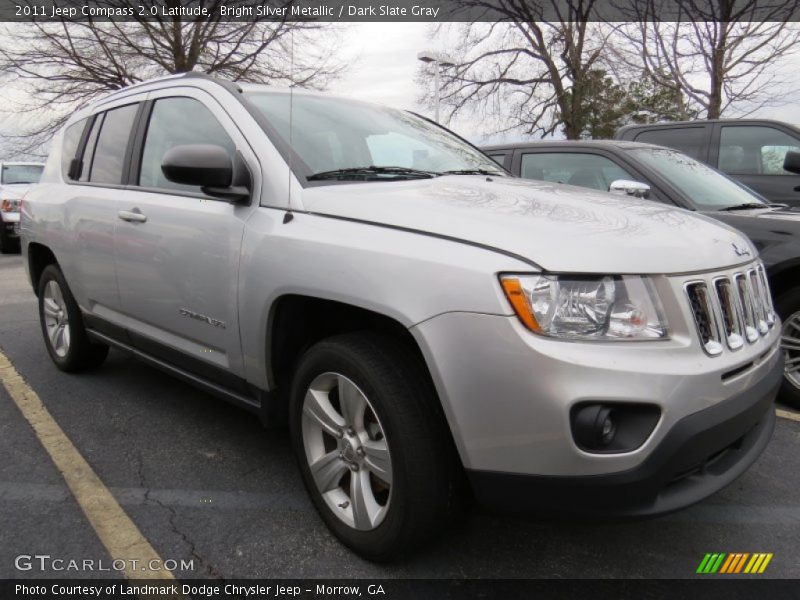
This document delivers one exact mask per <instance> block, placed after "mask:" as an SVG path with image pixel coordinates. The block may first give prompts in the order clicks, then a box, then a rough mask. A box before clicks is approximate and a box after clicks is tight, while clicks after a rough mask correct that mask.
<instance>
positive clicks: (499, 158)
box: [486, 154, 506, 167]
mask: <svg viewBox="0 0 800 600" xmlns="http://www.w3.org/2000/svg"><path fill="white" fill-rule="evenodd" d="M486 156H488V157H489V158H491V159H492V160H493V161H494V162H496V163H497V164H498V165H500V166H501V167H504V166H505V164H506V155H505V154H487V155H486Z"/></svg>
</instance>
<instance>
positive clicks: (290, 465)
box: [0, 255, 800, 579]
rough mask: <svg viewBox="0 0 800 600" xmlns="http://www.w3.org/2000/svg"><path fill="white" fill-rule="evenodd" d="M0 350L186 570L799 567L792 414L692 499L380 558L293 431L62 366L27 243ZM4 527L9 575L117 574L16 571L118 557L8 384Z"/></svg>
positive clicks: (0, 273)
mask: <svg viewBox="0 0 800 600" xmlns="http://www.w3.org/2000/svg"><path fill="white" fill-rule="evenodd" d="M0 351H2V353H3V354H5V356H6V357H7V358H8V359H9V360H10V361H11V363H12V364H13V366H14V367H15V368H16V370H17V371H18V372H19V373H20V374H21V375H22V376H23V377H24V379H25V380H26V382H27V384H28V386H30V388H32V389H33V390H35V392H36V393H37V394H38V396H39V397H40V398H41V400H42V402H43V403H44V406H45V407H46V409H47V410H48V411H49V413H50V414H51V415H52V416H53V418H54V419H55V421H56V422H57V423H58V425H59V426H60V428H61V429H62V430H63V432H64V433H65V434H66V436H67V437H68V438H69V439H70V440H71V441H72V444H73V445H74V446H75V448H77V450H78V451H79V452H80V454H81V455H82V456H83V458H84V459H85V460H86V461H87V462H88V463H89V465H91V467H92V469H93V470H94V472H95V473H96V474H97V476H98V477H99V478H100V480H101V481H102V483H103V484H105V486H107V488H108V489H109V490H110V491H111V493H112V494H113V496H114V498H116V501H117V502H118V503H119V505H121V506H122V508H123V509H124V511H125V512H126V513H127V515H128V516H129V517H130V519H131V520H132V521H133V523H135V525H136V526H137V527H138V529H139V530H140V531H141V533H142V534H143V535H144V536H145V537H146V539H147V541H149V543H150V544H151V545H152V547H153V548H154V549H155V550H156V551H157V552H158V554H159V555H160V556H161V557H162V558H164V559H171V560H176V561H181V560H183V561H187V562H190V563H192V565H193V567H192V568H189V569H186V570H184V571H180V570H179V571H178V572H176V576H179V577H197V578H223V579H233V578H252V577H258V578H306V577H314V578H317V577H319V578H350V577H353V578H361V577H364V578H397V577H402V578H439V577H447V578H451V577H452V578H486V577H492V578H517V577H531V578H542V577H543V578H551V577H558V578H575V577H580V578H583V577H586V578H590V577H600V578H605V577H614V578H621V577H634V578H684V577H695V571H696V569H697V566H698V565H699V563H700V561H701V559H702V558H703V556H704V555H705V553H708V552H769V553H773V554H774V557H773V559H772V561H771V563H770V564H769V567H768V569H767V570H766V571H765V573H764V574H763V575H761V576H760V577H775V578H798V577H800V552H798V550H800V542H799V540H800V491H799V490H800V469H798V455H799V454H800V452H799V451H800V421H798V420H797V418H798V415H797V414H796V413H791V412H790V413H784V416H783V417H781V418H779V419H778V422H777V427H776V431H775V435H774V438H773V440H772V442H771V443H770V445H769V447H768V448H767V450H766V451H765V453H764V454H763V455H762V457H761V458H760V459H759V460H758V462H757V463H756V464H755V466H754V467H753V468H751V469H750V470H749V471H748V472H747V473H746V474H745V475H744V476H742V477H741V478H740V479H739V480H738V481H736V482H735V483H734V484H733V485H731V486H730V487H729V488H727V489H725V490H723V491H722V492H720V493H718V494H716V495H714V496H713V497H711V498H709V499H707V500H706V501H704V502H702V503H701V504H699V505H697V506H695V507H692V508H690V509H687V510H684V511H681V512H678V513H675V514H672V515H668V516H664V517H660V518H656V519H650V520H644V521H621V522H620V521H601V520H583V519H582V520H577V519H576V520H569V519H553V518H550V517H548V516H547V515H538V516H534V517H530V518H520V517H510V516H503V515H494V514H489V513H486V512H484V511H481V510H479V509H474V510H473V511H472V514H471V515H470V517H469V519H468V520H467V522H466V523H464V524H462V525H461V526H460V527H459V528H457V529H454V530H452V531H449V532H448V533H447V534H446V535H445V536H444V537H443V538H442V539H441V540H439V541H438V542H437V543H435V544H434V545H432V546H430V547H429V548H427V549H425V550H424V551H423V552H421V553H419V554H417V555H416V556H414V557H411V558H409V559H407V560H404V561H401V562H398V563H395V564H391V565H378V564H372V563H370V562H367V561H364V560H362V559H360V558H358V557H357V556H355V555H354V554H353V553H352V552H350V551H349V550H347V549H346V548H344V547H343V546H341V545H340V544H339V543H338V542H337V541H336V539H335V538H334V537H333V536H332V535H331V534H330V533H328V531H327V530H326V528H325V526H324V525H323V523H322V521H321V520H320V518H319V517H318V516H317V514H316V513H315V511H314V509H313V507H312V505H311V503H310V502H309V500H308V499H307V498H306V493H305V490H304V489H303V486H302V483H301V481H300V477H299V474H298V471H297V468H296V466H295V462H294V458H293V456H292V454H291V451H290V447H289V442H288V437H287V434H286V432H285V431H277V432H275V431H270V432H267V431H265V430H264V429H262V427H261V425H260V424H259V422H258V420H257V419H256V418H255V417H253V416H252V415H250V414H249V413H247V412H244V411H242V410H240V409H237V408H235V407H233V406H231V405H228V404H226V403H225V402H222V401H220V400H218V399H216V398H213V397H211V396H208V395H207V394H205V393H202V392H199V391H197V390H196V389H195V388H193V387H191V386H189V385H187V384H184V383H182V382H180V381H177V380H176V379H173V378H172V377H169V376H168V375H165V374H163V373H162V372H160V371H158V370H155V369H153V368H151V367H149V366H146V365H144V364H142V363H141V362H138V361H137V360H135V359H133V358H132V357H129V356H127V355H126V354H124V353H122V352H118V351H116V350H112V351H111V353H110V355H109V358H108V360H107V362H106V363H105V365H104V366H103V367H102V368H101V369H99V370H97V371H94V372H92V373H87V374H81V375H68V374H65V373H62V372H60V371H58V370H57V369H56V368H55V366H53V364H52V363H51V361H50V359H49V358H48V356H47V353H46V351H45V348H44V345H43V342H42V339H41V331H40V328H39V321H38V316H37V308H36V299H35V297H34V295H33V292H32V290H31V288H30V286H29V284H28V282H27V280H26V278H25V273H24V269H23V265H22V260H21V258H20V256H19V255H2V256H0ZM0 537H1V538H2V542H3V543H2V544H0V578H15V577H25V578H38V577H76V578H77V577H86V576H87V575H91V576H93V577H114V576H117V575H116V574H115V573H113V572H105V573H104V572H98V573H91V574H89V573H85V572H81V571H77V572H75V571H54V570H53V569H52V568H45V569H38V568H32V569H31V570H27V571H21V570H19V569H18V568H17V566H19V561H18V559H17V557H19V556H20V555H36V554H39V555H42V554H44V555H50V556H51V557H54V558H57V557H60V558H63V559H67V560H70V559H74V560H77V559H80V560H83V559H90V560H105V561H106V562H110V561H111V557H110V556H109V555H108V553H107V550H106V549H105V547H104V545H103V544H102V543H101V542H100V540H99V538H98V536H97V534H96V533H95V530H94V529H93V526H92V525H91V524H90V522H89V520H88V519H87V518H86V516H85V515H84V512H83V511H82V510H81V508H80V506H79V505H78V503H77V502H76V500H75V498H74V497H73V495H72V493H71V492H70V490H69V488H68V487H67V485H66V484H65V481H64V479H63V478H62V476H61V474H60V473H59V471H58V470H57V468H56V467H55V465H54V464H53V462H52V460H51V458H50V456H49V455H48V454H47V452H45V450H44V448H43V446H42V445H41V443H40V442H39V440H38V439H37V437H36V435H35V434H34V431H33V429H32V428H31V426H30V425H29V424H28V422H27V421H26V420H25V419H24V418H23V416H22V414H21V413H20V411H19V410H18V408H17V406H16V405H15V404H14V403H13V402H12V400H11V398H10V396H9V395H8V394H7V393H6V391H5V390H4V389H3V387H2V386H0ZM23 566H24V563H23Z"/></svg>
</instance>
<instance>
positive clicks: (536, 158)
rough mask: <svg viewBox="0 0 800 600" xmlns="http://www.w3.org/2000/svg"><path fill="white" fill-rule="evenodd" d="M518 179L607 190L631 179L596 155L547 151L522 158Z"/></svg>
mask: <svg viewBox="0 0 800 600" xmlns="http://www.w3.org/2000/svg"><path fill="white" fill-rule="evenodd" d="M521 171H522V172H521V176H522V177H524V178H525V179H538V180H540V181H552V182H555V183H568V184H570V185H577V186H580V187H587V188H592V189H595V190H601V191H604V192H607V191H608V186H610V185H611V183H612V182H613V181H615V180H617V179H635V177H633V176H632V175H631V174H630V173H628V172H627V171H626V170H625V169H623V168H622V167H620V166H619V165H617V164H616V163H614V162H612V161H611V160H610V159H608V158H606V157H605V156H599V155H597V154H585V153H570V152H549V153H545V152H542V153H535V154H534V153H526V154H523V155H522V170H521Z"/></svg>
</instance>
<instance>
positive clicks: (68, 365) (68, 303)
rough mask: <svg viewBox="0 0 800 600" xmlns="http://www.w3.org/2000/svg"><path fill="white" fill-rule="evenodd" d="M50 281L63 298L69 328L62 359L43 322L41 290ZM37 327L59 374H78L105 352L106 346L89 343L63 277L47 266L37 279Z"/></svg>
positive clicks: (56, 269) (42, 296) (93, 364)
mask: <svg viewBox="0 0 800 600" xmlns="http://www.w3.org/2000/svg"><path fill="white" fill-rule="evenodd" d="M50 281H55V282H56V284H57V285H58V286H59V288H60V289H61V295H62V297H63V298H64V305H65V307H66V310H67V318H68V319H69V327H70V332H69V333H70V344H69V349H68V350H67V353H66V355H65V356H63V357H62V356H58V354H56V352H55V350H54V349H53V347H52V345H51V343H50V337H49V336H48V335H47V326H46V325H45V319H44V290H45V287H46V286H47V284H48V283H49V282H50ZM38 290H39V324H40V326H41V330H42V337H43V338H44V344H45V347H46V348H47V353H48V354H49V355H50V358H51V359H52V361H53V363H55V365H56V366H57V367H58V368H59V369H61V370H62V371H68V372H71V371H78V370H81V369H84V368H87V367H91V366H95V365H96V364H99V363H100V362H102V360H103V359H104V358H105V353H106V352H107V351H108V348H107V347H106V346H101V345H95V344H92V343H91V342H90V341H89V338H88V336H87V335H86V330H85V329H84V325H83V315H82V314H81V310H80V308H79V307H78V303H77V302H76V301H75V298H74V297H73V296H72V292H71V291H70V289H69V286H68V285H67V282H66V280H65V279H64V274H63V273H62V272H61V269H59V268H58V267H57V266H56V265H48V266H47V267H45V269H44V271H42V275H41V277H40V278H39V287H38Z"/></svg>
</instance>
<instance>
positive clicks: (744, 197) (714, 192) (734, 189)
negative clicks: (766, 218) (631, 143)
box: [629, 148, 766, 210]
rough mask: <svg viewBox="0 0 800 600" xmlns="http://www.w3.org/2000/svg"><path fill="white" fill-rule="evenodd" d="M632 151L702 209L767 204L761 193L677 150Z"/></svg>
mask: <svg viewBox="0 0 800 600" xmlns="http://www.w3.org/2000/svg"><path fill="white" fill-rule="evenodd" d="M629 152H630V153H631V154H633V155H634V156H635V157H636V158H637V159H638V160H639V161H641V162H642V163H644V164H645V165H647V166H648V167H650V168H651V169H653V170H654V171H655V172H656V173H658V174H659V175H660V176H661V177H663V178H664V179H665V180H666V181H667V182H669V183H670V184H671V185H672V186H674V187H675V188H677V189H678V191H680V192H681V193H683V195H685V196H686V197H687V198H688V199H689V200H690V201H691V202H692V203H693V204H695V205H696V206H697V208H698V209H700V210H720V209H722V208H727V207H729V206H738V205H741V204H753V203H763V200H762V199H761V197H760V196H758V195H756V194H753V193H751V192H749V191H748V190H747V188H745V187H744V186H742V185H740V184H739V183H738V182H736V181H733V180H732V179H729V178H728V177H726V176H725V175H723V174H722V173H720V172H719V171H716V170H715V169H713V168H711V167H709V166H708V165H706V164H704V163H701V162H699V161H697V160H694V159H693V158H691V157H689V156H686V155H685V154H681V153H680V152H676V151H675V150H667V149H666V148H665V149H659V148H637V149H635V150H630V151H629ZM765 205H766V204H765Z"/></svg>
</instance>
